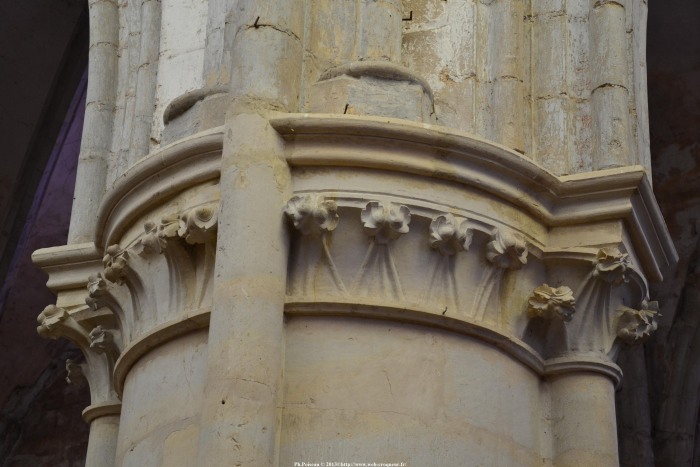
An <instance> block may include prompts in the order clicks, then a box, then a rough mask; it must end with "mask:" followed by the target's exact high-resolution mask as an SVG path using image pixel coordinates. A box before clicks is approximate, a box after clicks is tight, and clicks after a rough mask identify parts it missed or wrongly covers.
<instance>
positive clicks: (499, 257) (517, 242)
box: [486, 230, 527, 269]
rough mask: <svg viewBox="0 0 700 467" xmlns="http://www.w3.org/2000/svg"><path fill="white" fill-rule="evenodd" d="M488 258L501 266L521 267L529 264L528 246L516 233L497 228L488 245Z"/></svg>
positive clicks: (504, 267)
mask: <svg viewBox="0 0 700 467" xmlns="http://www.w3.org/2000/svg"><path fill="white" fill-rule="evenodd" d="M486 258H487V259H488V260H489V261H491V262H492V263H493V264H494V266H497V267H499V268H503V269H520V268H521V267H522V266H523V265H524V264H527V246H526V245H525V242H524V241H522V240H521V239H519V238H517V237H516V236H515V235H513V234H511V233H506V232H501V230H496V233H495V234H494V236H493V240H492V241H491V242H489V244H488V245H487V246H486Z"/></svg>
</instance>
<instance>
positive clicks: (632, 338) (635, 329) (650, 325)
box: [617, 301, 661, 344]
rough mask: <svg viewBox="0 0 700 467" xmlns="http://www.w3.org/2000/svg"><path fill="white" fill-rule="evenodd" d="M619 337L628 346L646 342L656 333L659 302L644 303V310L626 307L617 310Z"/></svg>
mask: <svg viewBox="0 0 700 467" xmlns="http://www.w3.org/2000/svg"><path fill="white" fill-rule="evenodd" d="M617 313H618V322H617V336H618V337H619V338H620V339H621V340H622V341H624V342H625V343H627V344H636V343H638V342H642V341H644V340H646V339H647V338H648V337H649V336H651V334H652V333H653V332H654V331H656V329H657V328H658V324H657V322H656V318H657V317H658V316H661V315H660V314H659V304H658V302H647V301H644V302H642V309H641V310H635V309H634V308H629V307H626V306H620V307H619V308H618V309H617Z"/></svg>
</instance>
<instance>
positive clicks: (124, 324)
mask: <svg viewBox="0 0 700 467" xmlns="http://www.w3.org/2000/svg"><path fill="white" fill-rule="evenodd" d="M156 3H158V2H154V0H150V1H149V0H147V1H145V2H143V3H141V4H138V2H137V3H131V4H126V3H123V4H122V3H120V4H119V9H118V13H119V14H118V15H116V16H114V15H113V16H110V17H109V18H108V20H109V21H117V22H118V24H117V25H114V24H111V23H110V27H112V28H116V29H115V30H119V31H121V35H120V36H119V38H118V47H119V50H121V53H120V54H119V55H118V58H116V59H115V60H117V64H118V69H119V75H118V77H117V81H118V86H117V88H116V89H117V90H118V92H117V94H116V100H115V102H116V104H115V108H116V116H115V118H114V119H113V121H112V122H111V123H110V122H109V121H108V122H107V123H105V126H104V127H102V126H100V128H102V129H103V130H104V134H102V133H100V136H99V137H98V138H97V140H96V141H95V145H96V146H95V147H98V148H101V149H99V151H103V150H104V152H103V153H102V152H101V153H100V154H101V157H103V159H104V160H108V161H109V169H110V170H109V171H108V174H107V175H108V176H107V178H106V180H107V186H106V191H105V190H104V187H103V186H100V187H98V188H95V187H94V186H92V185H91V183H92V179H89V178H79V181H78V185H79V187H78V190H77V192H76V193H77V194H76V196H77V197H78V198H79V199H78V200H76V209H78V207H85V206H87V205H88V204H90V207H89V208H90V212H91V213H92V214H90V216H91V217H90V218H89V219H87V218H85V217H81V218H79V219H78V220H76V221H75V223H76V225H77V227H75V229H76V230H75V232H80V235H79V236H77V237H74V238H73V237H72V238H73V240H76V241H77V239H80V241H85V242H88V243H85V244H71V245H67V246H64V247H57V248H55V249H48V250H42V251H40V252H37V254H36V258H37V262H38V263H39V264H40V265H41V266H42V267H44V268H45V269H46V270H47V272H48V273H49V286H50V287H52V288H53V289H54V290H55V291H56V292H57V293H58V301H57V306H58V307H60V308H59V309H54V308H55V307H54V308H50V309H48V310H49V311H45V312H44V313H43V314H42V316H41V326H42V327H41V329H40V332H41V333H43V334H46V335H47V336H48V337H58V336H59V335H61V334H63V335H66V336H67V337H68V338H71V339H73V340H74V341H76V342H77V343H78V344H79V345H80V346H81V348H83V349H84V352H85V354H86V359H87V363H86V366H85V370H84V372H85V373H86V375H88V379H90V381H91V389H93V393H94V394H97V393H95V389H94V388H93V386H95V387H99V388H102V389H100V391H101V392H100V391H98V393H99V394H100V396H99V397H98V398H96V399H94V400H93V404H92V405H91V407H89V408H88V409H86V412H85V418H86V419H87V420H88V421H89V422H90V423H91V426H92V428H91V432H92V434H91V440H90V448H89V459H91V460H90V462H93V459H94V460H95V461H94V462H98V460H100V459H102V460H105V462H107V461H109V462H112V463H113V464H115V465H118V466H126V465H203V466H209V465H212V466H213V465H256V466H257V465H269V466H277V465H280V466H282V465H292V464H293V463H294V462H310V463H314V462H347V463H351V462H377V463H379V462H387V463H400V462H405V463H407V464H408V465H414V464H415V465H532V466H535V465H537V466H539V465H542V463H543V462H544V463H545V464H551V465H555V466H568V465H575V463H577V462H579V463H580V462H583V463H585V464H590V465H615V464H616V463H617V444H616V437H615V411H614V398H613V395H614V389H615V385H616V384H619V382H620V380H621V378H622V377H623V376H622V374H621V371H620V370H619V368H618V367H617V365H616V364H615V358H616V355H617V352H618V350H619V348H620V346H622V345H630V344H634V343H636V342H639V341H641V340H643V339H644V338H646V337H647V336H648V335H649V334H650V333H651V332H653V331H654V329H655V327H656V321H655V319H656V315H657V311H656V310H657V308H656V306H655V304H654V303H653V302H652V301H650V297H649V296H648V283H649V282H650V281H660V280H662V277H661V273H660V271H661V270H662V269H663V268H664V267H666V266H668V265H669V264H672V263H674V262H675V261H676V259H677V258H676V253H675V250H674V249H673V245H672V243H671V241H670V239H669V236H668V232H667V231H666V228H665V226H664V223H663V219H662V218H661V215H660V213H659V211H658V208H657V207H656V202H655V200H654V198H653V194H652V192H651V185H650V182H649V178H648V175H647V173H646V171H647V169H648V167H646V168H645V167H640V166H639V165H636V164H637V163H639V162H644V160H643V158H641V157H640V158H638V156H637V155H636V154H637V149H639V145H643V141H644V138H643V137H639V131H637V133H636V136H634V137H633V136H632V133H634V132H633V131H632V129H633V128H637V130H639V129H640V128H642V127H644V125H645V121H644V118H645V117H644V115H643V113H642V112H640V113H636V114H635V112H632V111H631V107H630V106H631V105H632V104H631V103H633V102H634V106H636V107H639V102H640V99H641V100H643V98H642V97H640V95H639V93H640V92H642V91H641V88H643V86H640V85H639V84H638V83H637V82H636V81H637V79H638V78H634V80H635V84H634V85H632V83H631V80H633V78H632V77H637V76H639V73H641V72H640V70H638V69H637V68H639V67H640V66H641V65H640V63H641V62H640V61H639V53H640V51H639V50H638V47H637V45H635V46H634V47H628V46H627V45H629V44H627V42H629V41H630V40H631V39H630V37H626V36H625V34H624V31H625V29H620V27H621V24H622V23H621V21H622V19H624V20H625V21H626V22H627V26H630V25H632V26H634V27H637V26H638V24H639V22H640V21H642V20H643V17H644V15H643V14H641V13H640V11H641V10H643V9H644V8H645V7H644V6H643V5H641V3H640V4H635V5H634V12H630V11H628V10H629V8H630V7H631V6H630V5H629V3H630V2H626V3H625V4H624V5H623V4H622V3H620V2H590V3H586V4H581V2H568V3H566V2H556V1H550V2H537V4H536V5H535V4H533V5H532V7H531V8H527V7H526V3H525V2H522V1H505V0H489V1H486V0H480V1H477V0H473V1H472V0H469V1H461V2H453V1H449V2H438V1H433V0H406V1H403V2H399V1H394V0H357V1H342V2H341V1H325V0H265V1H260V0H257V1H255V0H239V1H230V2H229V1H227V0H210V1H205V0H198V1H196V2H180V3H178V2H164V3H162V4H160V9H159V8H158V5H156ZM631 3H635V2H631ZM110 5H111V4H110ZM159 10H160V11H159ZM109 11H111V12H112V13H114V11H113V10H109ZM137 13H138V14H137ZM158 18H160V23H159V22H158V21H159V19H158ZM158 24H160V30H159V31H158V27H157V26H158ZM190 27H191V28H192V29H188V28H190ZM128 31H140V33H139V38H138V40H137V38H136V36H135V35H132V34H129V33H128ZM627 31H629V28H628V29H627ZM601 37H606V38H608V39H609V40H608V41H607V42H606V41H601V39H600V38H601ZM175 38H178V40H175ZM180 39H181V40H180ZM626 41H627V42H626ZM156 42H157V44H156ZM632 43H633V44H638V42H635V41H634V40H632ZM135 44H138V48H136V46H135ZM553 44H558V45H561V47H553ZM100 57H101V56H95V57H93V58H94V60H93V61H96V62H97V63H101V62H100V61H99V60H102V59H103V58H104V57H103V58H100ZM110 57H111V55H110ZM135 57H136V58H138V60H137V59H136V58H135ZM139 57H140V58H139ZM156 57H157V60H158V64H157V67H156V66H155V62H154V60H155V58H156ZM98 59H99V60H98ZM134 64H140V65H138V66H136V67H135V66H134ZM93 65H94V64H93ZM156 68H157V70H156ZM631 69H632V71H631V72H630V70H631ZM621 70H627V71H625V73H622V71H621ZM620 73H622V74H620ZM108 78H109V79H113V77H111V76H110V77H101V76H99V75H98V77H97V79H98V80H99V81H100V85H106V84H110V83H109V82H108ZM91 79H92V77H91ZM130 83H139V87H140V89H141V91H140V94H139V93H137V94H138V96H139V97H138V98H137V100H138V102H136V104H138V106H137V108H135V107H134V104H135V102H134V99H135V96H136V95H135V94H133V93H132V92H131V91H130V90H131V85H130ZM110 86H111V85H110ZM154 86H155V87H154ZM109 89H112V88H111V87H109ZM620 93H622V94H620ZM630 93H634V96H632V95H631V94H630ZM149 96H150V97H149ZM620 96H623V97H624V99H622V100H620V99H619V98H620ZM625 96H626V97H625ZM151 98H152V99H151ZM623 101H624V102H623ZM622 104H624V105H623V106H622V107H620V106H621V105H622ZM623 107H624V109H623ZM148 108H151V110H150V113H151V116H152V120H150V124H149V123H148V122H149V119H148V114H149V110H148ZM623 110H624V112H623ZM620 112H622V113H620ZM623 114H624V115H623ZM134 116H136V117H137V118H132V117H134ZM88 118H91V117H88ZM125 119H126V120H128V121H129V122H130V123H129V124H130V125H132V127H129V128H131V129H128V130H127V127H128V126H124V125H122V122H123V121H126V120H125ZM435 123H439V124H440V125H436V124H435ZM148 125H150V126H148ZM147 126H148V128H147ZM101 131H102V130H101ZM146 135H150V136H149V140H148V144H146V142H145V137H146ZM625 135H627V136H625ZM105 138H106V139H105ZM618 143H619V144H618ZM110 148H112V150H114V151H115V154H116V153H118V154H117V155H116V156H115V157H112V156H111V155H110V152H109V149H110ZM635 148H637V149H635ZM99 151H98V152H99ZM145 152H147V154H144V153H145ZM124 155H128V157H122V156H124ZM86 164H88V163H87V162H86ZM88 165H89V164H88ZM86 167H87V166H86ZM612 167H614V169H611V168H612ZM597 169H606V170H597ZM81 170H84V172H81V173H87V172H85V171H86V170H87V171H89V170H91V169H89V167H88V168H87V169H84V168H83V169H81ZM95 180H98V179H97V178H95ZM99 180H102V179H101V178H100V179H99ZM83 185H86V186H83ZM87 185H90V186H87ZM102 191H105V192H104V195H101V193H102ZM97 193H99V194H100V196H99V200H98V199H96V198H94V196H93V195H95V194H97ZM95 196H97V195H95ZM85 209H87V208H85ZM86 212H87V211H86ZM76 214H78V213H77V212H76ZM86 285H87V289H86ZM83 303H85V304H86V305H87V306H86V305H84V304H83ZM61 309H62V310H63V311H57V310H61ZM54 323H62V324H60V329H62V331H61V332H60V333H59V332H58V331H56V332H54V331H53V330H52V329H57V328H56V326H58V325H56V326H54ZM52 326H53V327H52ZM107 331H109V332H107ZM107 336H112V339H111V340H110V338H109V337H107ZM99 352H103V353H102V354H100V353H99ZM99 362H101V363H100V365H102V366H100V365H98V363H99ZM93 367H95V368H100V370H99V371H98V370H93ZM105 369H109V370H108V371H107V370H105ZM112 369H113V371H112ZM97 380H99V382H95V381H97ZM104 388H107V389H108V390H106V389H104ZM95 397H97V396H95ZM118 405H120V409H119V410H117V409H116V407H117V406H118ZM117 420H118V421H119V429H118V435H117V434H116V433H117V429H116V425H115V423H116V422H117ZM115 436H116V439H115ZM96 465H98V464H96ZM105 465H108V464H105Z"/></svg>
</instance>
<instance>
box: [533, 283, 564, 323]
mask: <svg viewBox="0 0 700 467" xmlns="http://www.w3.org/2000/svg"><path fill="white" fill-rule="evenodd" d="M575 305H576V300H575V299H574V292H573V291H572V290H571V289H570V288H569V287H567V286H565V285H563V286H561V287H556V288H555V287H550V286H549V285H547V284H542V285H540V286H539V287H537V288H536V289H535V290H534V291H533V292H532V295H531V296H530V298H529V299H528V308H527V313H528V315H529V316H530V317H531V318H533V317H537V318H544V319H554V318H559V319H561V320H562V321H571V318H572V317H573V314H574V312H575V311H576V307H575Z"/></svg>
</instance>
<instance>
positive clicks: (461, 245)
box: [430, 214, 473, 256]
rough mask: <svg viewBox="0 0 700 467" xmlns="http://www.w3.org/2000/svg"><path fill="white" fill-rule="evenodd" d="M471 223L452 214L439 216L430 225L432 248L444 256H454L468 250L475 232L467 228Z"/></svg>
mask: <svg viewBox="0 0 700 467" xmlns="http://www.w3.org/2000/svg"><path fill="white" fill-rule="evenodd" d="M468 224H469V221H467V220H466V219H463V218H457V217H455V216H453V215H452V214H445V215H441V216H437V217H436V218H434V219H433V221H432V222H431V223H430V246H431V247H432V248H435V249H436V250H438V251H439V252H440V254H441V255H444V256H452V255H455V254H457V253H458V252H459V251H461V250H468V249H469V245H471V242H472V236H473V232H472V231H471V230H470V229H468V228H467V226H468Z"/></svg>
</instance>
